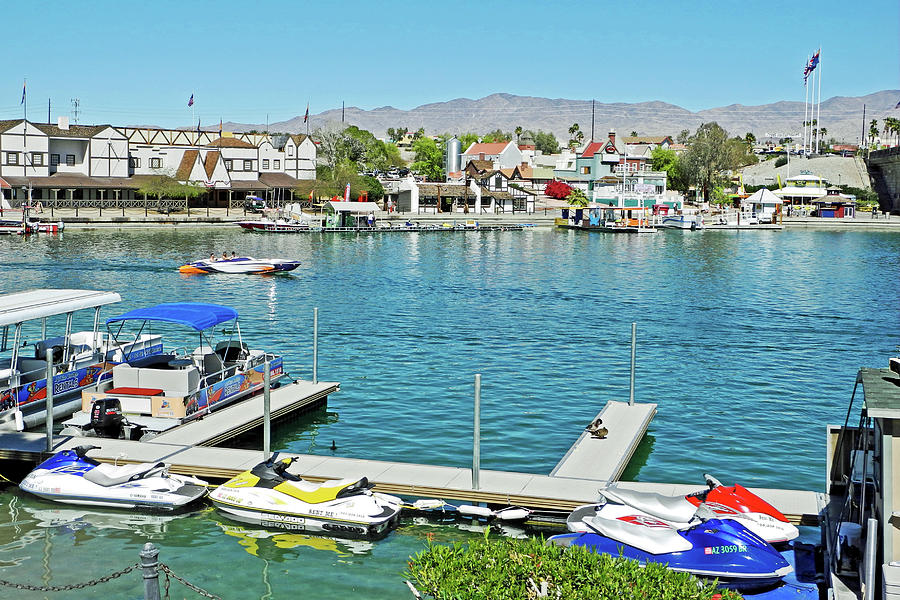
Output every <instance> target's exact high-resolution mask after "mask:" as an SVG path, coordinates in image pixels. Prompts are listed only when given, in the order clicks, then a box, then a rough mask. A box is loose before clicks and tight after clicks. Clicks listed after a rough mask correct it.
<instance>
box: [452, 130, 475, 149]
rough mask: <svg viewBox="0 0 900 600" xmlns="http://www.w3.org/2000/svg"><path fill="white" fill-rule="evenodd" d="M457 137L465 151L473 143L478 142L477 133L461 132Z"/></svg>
mask: <svg viewBox="0 0 900 600" xmlns="http://www.w3.org/2000/svg"><path fill="white" fill-rule="evenodd" d="M456 137H457V139H459V145H460V147H461V148H462V150H463V152H465V151H466V150H467V149H468V148H469V146H471V145H472V144H477V143H478V134H477V133H461V134H459V135H458V136H456Z"/></svg>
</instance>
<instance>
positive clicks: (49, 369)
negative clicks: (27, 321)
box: [46, 348, 53, 452]
mask: <svg viewBox="0 0 900 600" xmlns="http://www.w3.org/2000/svg"><path fill="white" fill-rule="evenodd" d="M46 389H47V402H46V409H47V422H46V424H47V452H50V451H51V450H53V349H52V348H51V349H48V350H47V388H46Z"/></svg>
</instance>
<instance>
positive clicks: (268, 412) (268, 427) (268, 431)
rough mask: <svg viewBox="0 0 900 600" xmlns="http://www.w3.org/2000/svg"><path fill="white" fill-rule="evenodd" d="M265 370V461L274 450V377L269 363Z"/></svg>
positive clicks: (266, 364) (266, 363) (267, 362)
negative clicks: (270, 372) (270, 371)
mask: <svg viewBox="0 0 900 600" xmlns="http://www.w3.org/2000/svg"><path fill="white" fill-rule="evenodd" d="M263 368H264V369H265V371H263V459H264V460H269V455H270V454H271V450H272V385H271V384H272V376H271V375H270V374H269V361H266V362H265V366H264V367H263Z"/></svg>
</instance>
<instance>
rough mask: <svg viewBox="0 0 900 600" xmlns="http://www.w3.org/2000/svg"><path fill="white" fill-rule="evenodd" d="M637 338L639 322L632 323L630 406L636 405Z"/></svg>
mask: <svg viewBox="0 0 900 600" xmlns="http://www.w3.org/2000/svg"><path fill="white" fill-rule="evenodd" d="M636 340H637V323H632V324H631V390H630V391H629V393H628V406H634V347H635V344H636Z"/></svg>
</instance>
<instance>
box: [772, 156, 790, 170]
mask: <svg viewBox="0 0 900 600" xmlns="http://www.w3.org/2000/svg"><path fill="white" fill-rule="evenodd" d="M787 162H788V159H787V156H779V157H778V158H776V159H775V168H776V169H777V168H778V167H783V166H784V165H786V164H787Z"/></svg>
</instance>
